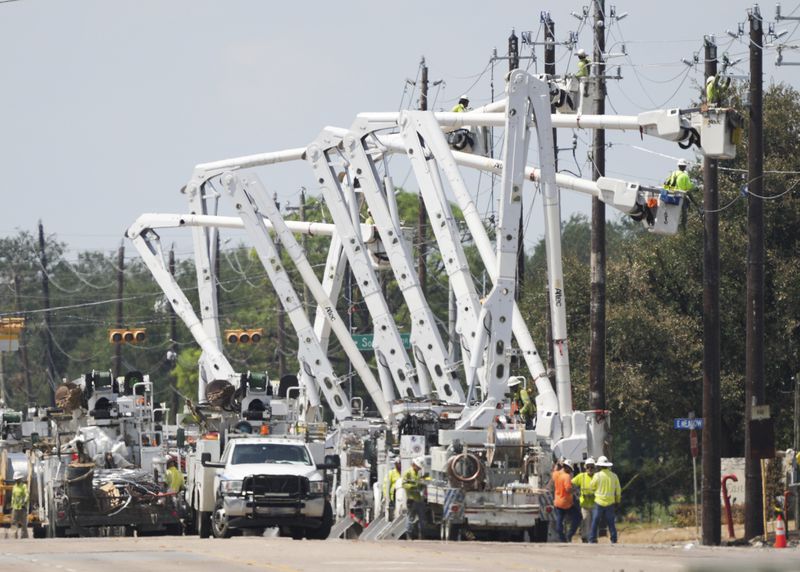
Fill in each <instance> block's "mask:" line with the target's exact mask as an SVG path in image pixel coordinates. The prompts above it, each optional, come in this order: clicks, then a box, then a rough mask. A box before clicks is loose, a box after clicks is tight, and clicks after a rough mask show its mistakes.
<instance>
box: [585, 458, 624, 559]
mask: <svg viewBox="0 0 800 572" xmlns="http://www.w3.org/2000/svg"><path fill="white" fill-rule="evenodd" d="M613 466H614V464H613V463H612V462H611V461H609V460H608V458H607V457H606V456H605V455H603V456H601V457H599V458H598V459H597V467H598V469H599V470H598V471H597V473H595V475H594V476H593V477H592V480H591V482H590V483H589V490H590V491H591V492H593V493H594V503H595V504H594V510H593V511H592V530H591V532H590V533H589V542H590V543H592V544H597V532H598V530H599V528H600V520H601V519H602V520H605V521H606V524H607V525H608V532H609V534H610V536H611V544H616V543H617V525H616V516H615V514H614V507H615V506H616V505H618V504H619V503H620V502H621V501H622V488H621V487H620V486H619V477H617V475H616V474H614V473H613V472H612V471H611V467H613Z"/></svg>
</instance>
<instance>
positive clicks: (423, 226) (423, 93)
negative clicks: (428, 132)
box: [417, 57, 428, 294]
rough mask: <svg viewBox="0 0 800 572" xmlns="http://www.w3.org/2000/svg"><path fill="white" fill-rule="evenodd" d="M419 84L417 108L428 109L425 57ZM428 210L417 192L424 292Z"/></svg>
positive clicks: (420, 273)
mask: <svg viewBox="0 0 800 572" xmlns="http://www.w3.org/2000/svg"><path fill="white" fill-rule="evenodd" d="M419 65H420V85H419V109H420V111H427V110H428V65H427V64H426V63H425V57H423V58H422V61H420V64H419ZM427 240H428V210H427V209H426V208H425V201H424V200H423V199H422V193H420V194H419V216H418V217H417V275H418V276H419V286H420V288H422V293H423V294H424V293H425V292H426V290H427V283H428V266H427V258H428V244H427Z"/></svg>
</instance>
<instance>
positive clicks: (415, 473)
mask: <svg viewBox="0 0 800 572" xmlns="http://www.w3.org/2000/svg"><path fill="white" fill-rule="evenodd" d="M424 467H425V458H424V457H417V458H416V459H414V460H413V461H412V462H411V467H410V468H409V469H408V470H407V471H406V472H405V473H403V489H405V491H406V498H407V499H408V500H407V501H406V506H407V507H408V525H407V526H406V537H407V538H408V540H413V539H414V536H415V535H416V537H417V538H422V526H423V523H424V518H425V499H424V498H423V495H422V493H423V490H424V489H425V482H424V479H423V478H422V474H423V471H424Z"/></svg>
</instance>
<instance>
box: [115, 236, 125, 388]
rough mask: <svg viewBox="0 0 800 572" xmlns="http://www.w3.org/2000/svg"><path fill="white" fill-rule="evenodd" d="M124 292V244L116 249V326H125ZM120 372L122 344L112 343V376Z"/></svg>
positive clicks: (117, 375)
mask: <svg viewBox="0 0 800 572" xmlns="http://www.w3.org/2000/svg"><path fill="white" fill-rule="evenodd" d="M124 294H125V246H124V245H120V247H119V250H118V251H117V322H116V323H117V327H118V328H124V327H125V318H124V316H123V313H122V310H123V307H122V297H123V295H124ZM121 374H122V344H114V377H115V378H116V377H119V376H120V375H121Z"/></svg>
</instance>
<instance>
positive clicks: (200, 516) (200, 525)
mask: <svg viewBox="0 0 800 572" xmlns="http://www.w3.org/2000/svg"><path fill="white" fill-rule="evenodd" d="M197 535H198V536H199V537H200V538H208V537H209V536H211V513H210V512H207V511H203V510H201V511H198V512H197Z"/></svg>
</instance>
